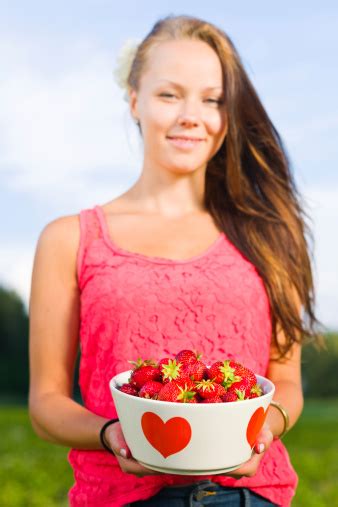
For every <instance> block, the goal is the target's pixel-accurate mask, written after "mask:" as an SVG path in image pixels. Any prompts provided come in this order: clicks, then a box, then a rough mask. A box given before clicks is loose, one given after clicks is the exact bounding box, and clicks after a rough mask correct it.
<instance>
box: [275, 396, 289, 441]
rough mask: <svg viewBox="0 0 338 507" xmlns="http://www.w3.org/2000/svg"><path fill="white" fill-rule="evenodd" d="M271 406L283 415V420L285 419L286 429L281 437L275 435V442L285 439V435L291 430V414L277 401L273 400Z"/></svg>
mask: <svg viewBox="0 0 338 507" xmlns="http://www.w3.org/2000/svg"><path fill="white" fill-rule="evenodd" d="M271 405H272V406H273V407H276V408H277V409H278V410H279V411H280V413H281V414H282V416H283V419H284V428H283V431H282V433H281V434H280V435H275V436H274V437H273V439H274V440H278V439H281V438H283V437H284V435H285V434H286V433H287V432H288V430H289V424H290V420H289V414H288V413H287V411H286V410H285V408H284V407H283V405H281V404H280V403H279V402H278V401H275V400H272V401H271Z"/></svg>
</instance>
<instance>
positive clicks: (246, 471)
mask: <svg viewBox="0 0 338 507" xmlns="http://www.w3.org/2000/svg"><path fill="white" fill-rule="evenodd" d="M261 459H262V455H260V454H253V456H252V457H251V458H250V459H249V460H248V461H247V462H246V463H244V464H243V465H241V466H240V467H239V468H236V469H235V470H232V471H231V472H230V473H229V474H226V475H229V477H232V478H234V479H238V478H240V477H251V476H252V475H254V474H255V473H256V471H257V468H258V465H259V462H260V461H261Z"/></svg>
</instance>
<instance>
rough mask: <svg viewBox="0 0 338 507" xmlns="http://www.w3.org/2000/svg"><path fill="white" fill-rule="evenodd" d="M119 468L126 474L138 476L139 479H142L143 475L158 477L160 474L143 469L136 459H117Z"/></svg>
mask: <svg viewBox="0 0 338 507" xmlns="http://www.w3.org/2000/svg"><path fill="white" fill-rule="evenodd" d="M119 462H120V466H121V468H122V469H123V470H124V471H125V472H126V473H130V474H134V475H138V476H139V477H143V475H159V474H161V473H162V472H158V471H157V470H152V469H150V468H147V467H144V466H143V465H141V464H140V463H139V462H138V461H137V460H136V459H134V458H129V459H124V458H119Z"/></svg>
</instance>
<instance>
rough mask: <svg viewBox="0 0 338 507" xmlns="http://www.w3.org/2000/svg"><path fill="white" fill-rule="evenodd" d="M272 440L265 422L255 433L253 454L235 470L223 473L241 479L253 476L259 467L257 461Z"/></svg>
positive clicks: (270, 432)
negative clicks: (256, 433) (257, 432)
mask: <svg viewBox="0 0 338 507" xmlns="http://www.w3.org/2000/svg"><path fill="white" fill-rule="evenodd" d="M272 441H273V433H272V431H271V430H270V426H269V425H268V424H267V423H265V424H264V426H263V428H262V429H261V431H260V432H259V434H258V435H257V439H256V443H255V446H254V449H253V451H254V454H253V455H252V457H251V458H250V459H249V460H248V461H246V462H245V463H244V464H243V465H241V466H240V467H239V468H236V470H232V471H231V472H229V473H227V474H224V475H227V476H229V477H233V478H234V479H241V477H253V476H254V475H256V472H257V470H258V467H259V463H260V461H261V459H262V458H263V456H264V453H265V452H266V451H267V450H268V449H269V447H270V445H271V443H272Z"/></svg>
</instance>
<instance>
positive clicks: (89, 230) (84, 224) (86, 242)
mask: <svg viewBox="0 0 338 507" xmlns="http://www.w3.org/2000/svg"><path fill="white" fill-rule="evenodd" d="M79 222H80V243H79V248H78V254H77V278H78V283H79V285H80V287H81V278H82V271H83V265H84V262H85V257H86V254H87V251H88V249H89V248H90V246H91V244H92V243H93V242H94V241H96V240H98V239H102V238H103V230H102V224H101V222H100V220H99V217H98V214H97V212H96V209H95V207H94V208H87V209H83V210H81V211H80V213H79Z"/></svg>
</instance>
